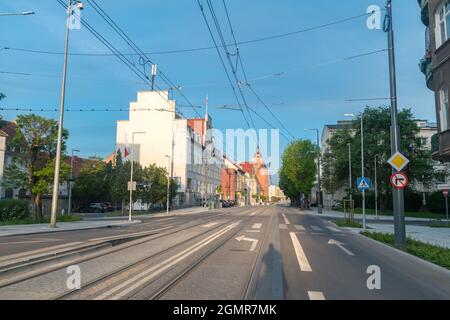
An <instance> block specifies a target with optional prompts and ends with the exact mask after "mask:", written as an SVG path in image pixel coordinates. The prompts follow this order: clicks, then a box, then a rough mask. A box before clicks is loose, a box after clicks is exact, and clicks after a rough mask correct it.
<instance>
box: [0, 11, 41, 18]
mask: <svg viewBox="0 0 450 320" xmlns="http://www.w3.org/2000/svg"><path fill="white" fill-rule="evenodd" d="M33 14H35V12H34V11H24V12H19V13H0V17H10V16H29V15H33Z"/></svg>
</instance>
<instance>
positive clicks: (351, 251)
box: [0, 206, 450, 300]
mask: <svg viewBox="0 0 450 320" xmlns="http://www.w3.org/2000/svg"><path fill="white" fill-rule="evenodd" d="M148 230H154V231H155V234H156V235H159V236H158V237H157V238H152V237H150V238H148V239H143V241H140V242H139V243H136V244H133V245H131V246H127V247H126V248H123V249H122V248H120V247H119V248H117V249H116V250H113V251H108V252H106V253H105V254H102V255H99V256H97V257H95V258H92V259H88V260H85V261H80V262H78V263H77V266H79V268H80V270H81V284H82V286H81V289H80V290H69V289H68V288H67V286H66V283H67V279H68V276H69V275H68V274H67V272H66V268H65V267H64V268H61V269H59V270H52V271H49V272H45V273H42V274H40V275H38V276H35V277H32V278H30V279H27V280H24V281H19V282H17V283H14V284H11V285H8V286H4V287H0V299H55V298H61V299H99V300H101V299H305V300H308V299H313V300H321V299H328V300H330V299H450V271H448V270H444V269H443V268H440V267H437V266H435V265H432V264H430V263H427V262H424V261H422V260H420V259H418V258H415V257H412V256H410V255H408V254H405V253H402V252H400V251H398V250H396V249H393V248H390V247H387V246H385V245H382V244H379V243H377V242H374V241H373V240H370V239H367V238H365V237H363V236H361V235H358V234H355V233H353V232H351V231H348V230H345V229H342V228H339V227H336V226H335V225H334V224H332V223H331V222H330V221H328V220H326V219H322V218H320V217H315V216H311V215H306V214H302V212H300V211H299V210H298V209H294V208H289V207H286V206H261V207H251V208H232V209H223V210H220V211H214V212H206V213H198V214H191V215H186V216H177V217H170V218H169V217H167V218H149V219H146V220H144V222H143V223H142V224H139V225H134V226H130V227H127V228H118V229H117V230H116V229H98V230H86V231H79V232H76V231H72V232H64V233H63V232H61V233H57V234H51V235H50V234H48V235H39V236H36V235H30V236H20V237H8V239H7V241H8V244H3V243H4V240H5V238H2V239H0V243H2V244H0V250H3V251H1V252H2V254H1V255H0V258H2V257H1V256H3V258H4V257H5V256H6V255H9V254H12V253H14V254H17V253H19V252H24V251H28V250H36V248H45V246H50V245H53V244H54V243H55V242H56V241H55V239H58V240H60V241H67V242H73V241H80V242H83V241H88V240H91V239H95V238H100V237H108V236H117V235H121V234H122V235H123V234H132V233H136V232H142V231H148ZM35 238H42V239H52V240H48V241H47V242H32V241H33V239H35ZM42 241H44V240H42ZM58 243H59V242H58ZM6 248H8V249H6ZM374 270H375V274H373V272H374ZM378 272H379V273H378ZM378 275H379V276H378ZM1 278H2V277H1V274H0V280H1ZM369 278H370V279H369ZM368 279H369V286H368ZM374 279H375V280H374ZM378 285H379V287H378Z"/></svg>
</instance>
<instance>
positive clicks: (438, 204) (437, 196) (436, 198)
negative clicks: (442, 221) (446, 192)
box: [427, 191, 445, 214]
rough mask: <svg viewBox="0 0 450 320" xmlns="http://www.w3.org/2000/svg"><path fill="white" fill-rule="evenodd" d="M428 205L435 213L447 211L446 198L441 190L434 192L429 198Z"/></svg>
mask: <svg viewBox="0 0 450 320" xmlns="http://www.w3.org/2000/svg"><path fill="white" fill-rule="evenodd" d="M427 207H428V209H429V210H430V211H431V212H434V213H442V214H444V213H445V198H444V196H443V194H442V192H441V191H439V192H435V193H432V194H430V195H429V196H428V198H427Z"/></svg>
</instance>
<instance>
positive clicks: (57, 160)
mask: <svg viewBox="0 0 450 320" xmlns="http://www.w3.org/2000/svg"><path fill="white" fill-rule="evenodd" d="M72 5H75V6H77V7H78V9H79V10H83V4H82V2H81V1H78V0H69V4H68V6H67V22H66V43H65V47H64V67H63V76H62V85H61V105H60V108H59V122H58V140H57V144H56V157H55V176H54V178H53V194H52V214H51V219H50V228H55V227H56V210H57V208H58V192H59V171H60V166H61V147H62V131H63V120H64V104H65V100H66V78H67V62H68V56H69V55H68V52H69V35H70V27H69V21H70V17H71V16H72V14H73V13H74V12H73V10H71V7H72Z"/></svg>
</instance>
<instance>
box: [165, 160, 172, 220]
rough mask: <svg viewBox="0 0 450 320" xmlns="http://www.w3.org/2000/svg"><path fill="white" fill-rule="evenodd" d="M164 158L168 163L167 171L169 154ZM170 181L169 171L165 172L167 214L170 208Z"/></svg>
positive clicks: (169, 166)
mask: <svg viewBox="0 0 450 320" xmlns="http://www.w3.org/2000/svg"><path fill="white" fill-rule="evenodd" d="M166 158H167V159H168V160H169V164H168V166H167V169H168V171H171V166H172V165H171V163H172V162H171V156H169V155H166ZM170 181H171V173H170V172H167V194H166V198H167V199H166V213H167V214H169V210H170Z"/></svg>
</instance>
